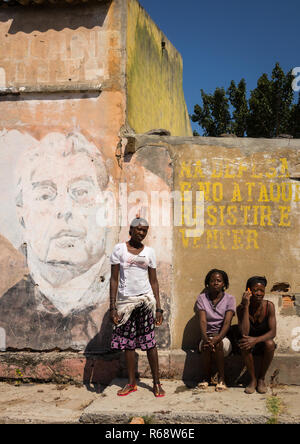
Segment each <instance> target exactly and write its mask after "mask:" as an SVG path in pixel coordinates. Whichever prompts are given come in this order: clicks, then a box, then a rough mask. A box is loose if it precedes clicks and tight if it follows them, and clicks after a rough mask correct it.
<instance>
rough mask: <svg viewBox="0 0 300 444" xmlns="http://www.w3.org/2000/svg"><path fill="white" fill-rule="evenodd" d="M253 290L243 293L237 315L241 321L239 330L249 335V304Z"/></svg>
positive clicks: (244, 334)
mask: <svg viewBox="0 0 300 444" xmlns="http://www.w3.org/2000/svg"><path fill="white" fill-rule="evenodd" d="M251 295H252V293H251V291H250V290H247V291H246V292H245V293H244V294H243V298H242V302H241V304H240V305H239V306H238V308H237V316H238V321H239V330H240V332H241V334H242V336H248V335H249V331H250V319H249V306H250V298H251Z"/></svg>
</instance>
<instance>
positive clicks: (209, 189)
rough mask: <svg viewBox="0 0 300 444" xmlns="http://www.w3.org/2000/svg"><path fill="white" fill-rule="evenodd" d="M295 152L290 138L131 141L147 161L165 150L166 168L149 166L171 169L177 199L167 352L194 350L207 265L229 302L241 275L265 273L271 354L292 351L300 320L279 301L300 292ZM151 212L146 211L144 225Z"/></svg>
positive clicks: (238, 292)
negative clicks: (225, 284) (274, 347)
mask: <svg viewBox="0 0 300 444" xmlns="http://www.w3.org/2000/svg"><path fill="white" fill-rule="evenodd" d="M299 148H300V144H299V141H297V140H293V141H289V140H266V139H259V140H258V139H239V138H232V139H230V138H201V137H200V138H179V137H178V138H176V137H174V138H172V137H162V138H158V137H155V136H152V137H149V136H140V137H137V138H136V145H135V149H136V150H137V151H136V154H135V155H136V156H137V155H138V153H139V151H140V150H142V151H143V152H144V151H145V150H148V151H149V153H150V152H151V150H152V153H151V155H149V158H150V159H151V156H152V157H153V156H155V154H154V153H155V152H157V151H159V152H161V151H162V150H165V151H166V153H167V154H166V155H168V156H169V158H170V162H169V163H168V164H167V167H166V166H165V167H164V168H163V167H162V165H163V164H160V165H159V164H155V163H154V162H152V167H151V168H152V170H153V171H155V170H156V171H157V174H161V175H163V171H165V173H167V172H168V169H169V168H170V167H171V169H172V177H173V181H172V183H173V188H172V191H173V192H177V193H179V196H180V197H181V199H182V208H181V209H180V208H179V207H178V208H179V216H180V217H179V222H178V221H177V222H176V220H173V224H174V227H172V228H171V229H172V245H171V246H172V296H171V314H170V316H171V348H172V349H180V348H183V349H196V348H197V344H198V342H199V335H200V331H199V325H198V318H197V316H196V315H195V312H194V305H195V302H196V298H197V295H198V294H199V293H200V292H201V291H202V289H203V288H204V280H205V276H206V274H207V273H208V271H209V270H211V269H213V268H218V269H222V270H225V271H226V272H227V273H228V275H229V281H230V288H229V290H228V291H229V292H230V293H231V294H233V295H234V296H235V298H236V301H237V303H239V302H240V300H241V297H242V294H243V292H244V290H245V285H246V282H247V279H248V278H249V277H251V276H253V275H264V276H266V277H267V279H268V282H269V284H268V287H267V293H268V294H269V296H268V297H269V299H270V300H272V301H273V302H274V303H275V306H276V310H277V315H278V316H277V317H278V351H284V352H293V350H294V351H295V350H296V349H297V347H296V348H295V347H294V348H293V345H292V344H294V345H295V343H296V342H295V336H297V328H299V327H300V318H299V316H297V313H298V312H297V309H296V305H295V303H294V302H293V301H292V300H291V302H290V305H289V306H290V309H289V308H288V305H286V303H285V302H284V299H283V296H288V295H290V296H291V298H293V295H297V294H298V293H299V291H300V281H299V273H298V271H297V270H299V260H300V255H299V246H300V245H299V232H300V231H299V229H300V227H299V224H300V222H299V221H300V217H299V211H300V208H299V201H300V183H299ZM158 171H160V173H158ZM155 191H157V188H156V187H155V185H153V186H152V187H151V190H150V189H149V190H148V193H149V202H150V201H151V197H150V195H151V193H153V192H155ZM186 191H190V192H192V194H190V195H189V194H186V195H185V194H184V192H186ZM197 191H203V197H204V202H203V204H202V203H201V201H199V203H198V204H197V200H196V193H197ZM161 197H163V196H161ZM166 202H167V201H165V203H164V204H163V206H162V208H163V211H164V214H166V208H168V205H167V203H166ZM171 203H173V200H172V201H171ZM150 207H151V206H150V205H149V208H150ZM151 214H152V213H151V208H150V209H149V211H148V214H147V213H146V215H148V216H149V219H150V223H151ZM202 214H203V217H204V223H203V225H202V224H201V223H199V224H198V226H197V225H196V218H197V215H198V216H199V220H201V217H202ZM160 223H162V220H161V222H160ZM160 230H161V227H158V228H157V232H158V233H159V232H160ZM276 283H287V284H288V286H287V287H288V291H287V292H286V293H284V292H282V291H277V292H272V293H271V290H272V288H273V286H274V285H275V284H276ZM289 310H290V311H289ZM234 322H235V323H236V319H235V321H234ZM298 333H299V331H298ZM293 341H294V342H293Z"/></svg>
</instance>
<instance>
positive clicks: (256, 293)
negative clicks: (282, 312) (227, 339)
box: [237, 276, 276, 394]
mask: <svg viewBox="0 0 300 444" xmlns="http://www.w3.org/2000/svg"><path fill="white" fill-rule="evenodd" d="M266 286H267V280H266V278H265V277H261V276H253V277H252V278H250V279H248V281H247V284H246V291H245V293H244V294H243V298H242V302H241V304H240V305H239V306H238V308H237V315H238V320H239V330H240V333H241V336H242V339H241V340H240V341H239V346H240V349H241V352H242V356H243V358H244V362H245V365H246V367H247V370H248V372H249V374H250V377H251V381H250V384H249V385H248V387H246V389H245V392H246V393H247V394H252V393H254V392H255V390H257V391H258V393H261V394H264V393H266V392H267V387H266V384H265V376H266V373H267V370H268V368H269V367H270V364H271V362H272V360H273V357H274V351H275V348H276V344H275V342H274V340H273V339H274V338H275V336H276V317H275V307H274V304H273V303H272V302H270V301H266V300H264V296H265V290H266ZM254 354H258V355H262V357H263V359H262V363H261V368H260V371H259V374H258V377H256V374H255V366H254V360H253V355H254Z"/></svg>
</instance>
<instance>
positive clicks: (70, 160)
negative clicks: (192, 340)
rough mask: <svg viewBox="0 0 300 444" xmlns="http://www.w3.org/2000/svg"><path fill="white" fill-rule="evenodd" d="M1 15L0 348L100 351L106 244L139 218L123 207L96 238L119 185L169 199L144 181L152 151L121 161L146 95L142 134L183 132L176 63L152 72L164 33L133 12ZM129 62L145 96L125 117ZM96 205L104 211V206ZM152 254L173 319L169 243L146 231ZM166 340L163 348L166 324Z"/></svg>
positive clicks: (35, 10)
mask: <svg viewBox="0 0 300 444" xmlns="http://www.w3.org/2000/svg"><path fill="white" fill-rule="evenodd" d="M2 5H3V2H2V1H1V0H0V113H1V114H0V115H1V117H0V154H1V157H0V162H1V178H0V202H1V208H0V236H1V237H0V246H1V248H0V250H1V253H0V267H1V277H0V348H1V349H3V348H6V349H9V348H11V349H16V350H21V349H33V350H52V349H55V348H58V349H62V350H66V349H72V350H85V351H88V352H90V351H97V352H100V351H103V350H107V349H109V343H110V334H111V324H110V322H109V313H108V311H107V310H108V304H109V298H108V286H109V261H108V257H109V255H110V253H111V251H112V248H113V245H114V243H116V242H118V241H125V240H127V239H128V223H129V221H130V220H131V219H132V218H134V217H135V215H136V211H139V210H138V209H136V208H134V202H130V199H129V200H128V202H127V200H126V205H127V203H128V214H126V217H125V221H123V222H122V224H121V226H120V224H119V223H118V215H117V213H116V211H115V213H114V214H113V216H114V218H112V222H111V224H110V225H109V227H102V226H99V220H98V218H99V214H100V215H101V214H102V215H103V214H106V212H110V213H113V210H117V208H119V207H121V206H122V205H121V204H119V202H118V199H119V193H120V189H122V185H124V186H126V187H127V189H128V193H127V194H126V199H127V197H128V195H129V194H130V193H134V192H142V191H146V190H147V189H148V188H149V186H150V184H152V183H155V184H156V185H157V188H158V189H166V190H167V189H170V187H171V182H170V180H169V178H166V177H165V175H164V176H163V177H161V172H160V171H159V169H158V171H152V170H151V162H150V163H149V158H150V157H151V156H149V153H148V151H147V150H146V151H145V153H144V155H143V156H141V152H140V153H139V154H138V155H137V156H133V157H132V159H131V157H130V155H129V156H127V157H126V156H125V159H124V161H123V160H121V158H122V155H123V151H124V149H125V142H126V140H125V139H124V138H123V139H122V135H123V134H124V128H127V127H128V125H127V124H128V121H127V117H128V116H130V118H131V119H132V120H131V122H134V121H135V120H136V121H138V119H139V118H140V110H141V108H140V107H142V108H143V110H145V109H146V108H147V107H148V104H149V100H150V97H149V91H151V89H152V90H153V91H154V92H155V94H156V98H158V95H159V94H162V93H163V94H162V96H163V102H161V103H163V106H162V108H161V103H160V102H159V103H158V102H155V101H154V102H153V100H152V98H151V102H152V105H153V107H152V111H151V113H147V114H148V117H147V118H146V114H144V115H143V116H142V119H144V123H145V125H146V127H147V129H151V128H153V127H165V128H166V129H167V130H170V131H172V132H175V133H179V134H188V133H189V128H190V127H189V124H188V125H187V122H188V116H187V112H186V107H185V103H184V97H183V93H182V61H181V58H180V56H179V54H178V53H177V52H176V50H175V49H174V48H173V47H172V46H171V44H170V43H169V42H167V47H166V52H165V56H164V58H163V59H161V57H160V56H159V60H157V59H155V57H156V56H157V54H156V53H155V51H154V52H153V51H152V49H153V48H154V47H156V45H157V43H158V40H159V39H161V38H162V34H161V33H160V31H158V29H157V28H156V26H155V24H154V23H153V22H152V21H151V19H150V18H149V17H148V16H147V15H146V14H145V12H144V11H143V10H142V9H141V8H140V6H139V5H138V3H137V2H135V1H130V2H127V0H113V1H110V0H107V1H106V0H103V1H100V2H93V1H91V2H88V3H87V4H84V5H80V4H79V5H78V4H77V5H76V4H72V5H70V6H68V5H66V4H64V3H63V1H62V2H60V3H59V4H57V5H56V6H53V5H47V4H46V5H44V6H42V7H39V6H37V5H35V4H28V5H26V7H22V6H20V5H19V6H16V5H11V6H9V7H3V8H2V7H1V6H2ZM5 6H7V5H5ZM137 11H140V12H139V13H137ZM141 14H142V16H141ZM136 21H138V23H136ZM144 25H145V26H146V28H147V29H148V30H149V32H150V33H149V35H148V37H147V39H146V40H145V43H146V44H147V45H150V46H149V51H150V52H147V51H146V52H144V53H141V52H139V51H140V49H139V48H133V47H132V39H131V37H130V35H131V32H132V31H133V30H136V29H137V28H139V27H140V26H144ZM129 28H130V29H129ZM146 28H145V29H146ZM134 32H135V31H134ZM149 39H150V40H149ZM151 40H152V43H151ZM135 41H136V40H134V42H135ZM129 42H130V43H129ZM128 44H129V47H130V48H129V50H128V54H129V53H131V51H132V50H133V52H134V54H133V57H131V58H130V57H128V58H127V45H128ZM159 44H160V43H159ZM168 54H169V56H168ZM136 56H138V57H142V58H143V63H142V65H143V66H144V67H145V66H148V67H149V73H148V74H147V72H145V73H144V75H147V76H148V78H147V88H148V93H147V94H146V95H145V97H144V98H143V96H141V97H140V96H139V104H138V105H137V103H135V105H134V107H132V106H131V111H130V112H127V111H128V106H129V105H128V104H127V101H128V97H131V98H136V97H137V96H136V92H137V91H134V88H135V85H141V77H139V78H136V79H135V80H134V79H133V78H132V76H131V74H130V73H129V71H130V70H131V69H132V67H133V64H134V63H135V62H136V60H135V59H134V57H136ZM152 57H154V59H155V60H153V58H152ZM161 62H162V63H163V65H164V69H163V71H162V74H161V73H160V78H159V79H158V77H157V76H156V74H157V69H158V64H160V65H161ZM152 69H153V71H152ZM150 72H153V73H156V74H155V75H152V74H150ZM126 76H127V78H128V79H129V83H128V84H127V83H126ZM132 80H134V82H133V83H132ZM158 80H159V82H160V85H158V84H157V81H158ZM169 87H170V91H169V92H167V91H168V88H169ZM161 88H162V89H161ZM175 92H176V93H177V94H176V93H175ZM170 93H172V94H170ZM173 96H174V97H173ZM143 101H145V103H144V105H143V103H142V102H143ZM129 102H130V100H129ZM174 104H175V105H176V106H175V107H174V109H173V105H174ZM171 108H172V114H170V115H172V118H171V119H169V117H168V118H166V117H167V115H168V113H169V110H170V109H171ZM157 109H161V111H163V114H160V112H158V113H157ZM155 114H157V116H158V117H159V118H158V119H155V118H154V115H155ZM183 117H184V118H183ZM176 119H177V120H176ZM182 122H184V125H187V126H186V130H185V129H184V128H183V127H180V125H181V123H182ZM133 128H134V129H135V124H134V125H133ZM136 128H138V126H137V127H136ZM173 130H174V131H173ZM150 154H151V153H150ZM161 160H163V164H166V163H168V161H169V160H168V158H167V157H166V156H165V155H164V153H162V156H161V157H158V158H157V159H156V164H157V166H158V165H159V164H160V161H161ZM102 192H108V193H111V196H112V200H109V198H106V199H102V197H101V196H102V194H101V193H102ZM99 196H100V197H99ZM131 207H132V208H131ZM123 209H124V207H123V208H122V210H123ZM165 240H167V245H168V247H167V248H162V247H161V246H162V243H164V241H165ZM148 242H149V243H150V244H154V247H157V256H158V263H159V272H160V274H161V276H162V279H161V281H162V285H161V291H162V294H163V295H167V296H166V298H164V299H165V301H164V304H165V305H166V307H168V306H169V299H168V298H169V297H170V294H171V274H170V272H169V270H170V267H171V231H170V230H169V229H167V230H165V231H164V233H160V234H159V235H157V233H155V232H151V233H149V236H148ZM169 311H170V310H166V312H169ZM161 339H162V340H161V342H162V345H163V346H164V347H168V346H169V345H170V329H169V323H165V327H164V328H163V329H161Z"/></svg>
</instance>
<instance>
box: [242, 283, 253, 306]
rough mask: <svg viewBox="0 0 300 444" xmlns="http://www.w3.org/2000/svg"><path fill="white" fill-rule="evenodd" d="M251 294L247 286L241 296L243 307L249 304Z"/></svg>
mask: <svg viewBox="0 0 300 444" xmlns="http://www.w3.org/2000/svg"><path fill="white" fill-rule="evenodd" d="M251 296H252V292H251V290H250V288H248V290H247V291H245V293H244V294H243V297H242V305H243V306H244V307H245V306H246V307H248V306H249V305H250V298H251Z"/></svg>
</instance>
